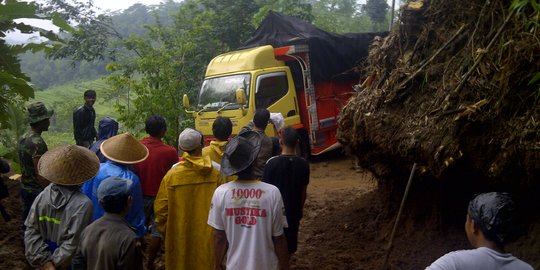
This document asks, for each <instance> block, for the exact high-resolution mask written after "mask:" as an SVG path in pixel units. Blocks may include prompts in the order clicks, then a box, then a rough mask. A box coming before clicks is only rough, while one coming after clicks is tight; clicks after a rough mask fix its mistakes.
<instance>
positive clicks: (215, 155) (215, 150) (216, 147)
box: [202, 141, 227, 164]
mask: <svg viewBox="0 0 540 270" xmlns="http://www.w3.org/2000/svg"><path fill="white" fill-rule="evenodd" d="M226 144H227V141H211V142H210V145H208V146H207V147H205V148H203V150H202V151H203V156H204V155H209V156H210V159H211V160H212V161H214V162H217V163H218V164H221V158H222V157H223V152H225V145H226Z"/></svg>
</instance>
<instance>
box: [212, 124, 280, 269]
mask: <svg viewBox="0 0 540 270" xmlns="http://www.w3.org/2000/svg"><path fill="white" fill-rule="evenodd" d="M258 140H260V138H259V134H258V133H256V132H253V131H247V132H245V133H242V135H238V136H236V137H234V138H233V139H231V140H230V141H229V143H228V144H227V146H226V147H225V152H224V154H223V159H222V161H221V172H222V173H223V174H225V175H227V176H230V175H238V180H235V181H232V182H229V183H227V184H224V185H221V186H219V187H218V188H217V189H216V191H215V192H214V195H213V197H212V204H211V206H210V213H209V215H208V224H209V225H210V226H212V227H213V228H214V250H215V255H214V256H215V257H214V269H222V263H223V261H224V258H225V254H227V260H226V269H234V270H243V269H245V270H252V269H259V270H266V269H267V270H276V269H289V261H288V260H289V258H288V254H287V241H286V239H285V236H284V234H283V227H287V220H286V218H285V213H284V206H283V201H282V199H281V194H280V192H279V189H278V188H277V187H275V186H273V185H270V184H267V183H263V182H261V181H258V180H252V179H255V178H254V174H253V170H252V167H253V166H252V164H253V162H254V160H255V159H256V157H257V155H258V152H259V147H260V144H259V143H258Z"/></svg>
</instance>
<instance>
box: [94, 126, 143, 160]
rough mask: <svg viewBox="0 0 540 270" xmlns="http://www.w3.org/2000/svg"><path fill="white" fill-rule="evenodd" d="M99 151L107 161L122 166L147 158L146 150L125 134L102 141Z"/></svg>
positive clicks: (131, 136) (129, 135)
mask: <svg viewBox="0 0 540 270" xmlns="http://www.w3.org/2000/svg"><path fill="white" fill-rule="evenodd" d="M99 149H100V150H101V153H102V154H103V155H104V156H105V157H106V158H108V159H109V160H112V161H116V162H118V163H122V164H135V163H139V162H142V161H144V160H145V159H146V158H147V157H148V148H146V146H144V144H142V143H140V142H139V141H138V140H137V139H135V137H133V135H131V134H129V133H127V132H126V133H124V134H119V135H116V136H113V137H110V138H109V139H107V140H105V141H103V143H102V144H101V147H100V148H99Z"/></svg>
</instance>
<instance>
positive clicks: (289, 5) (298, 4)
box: [252, 0, 314, 27]
mask: <svg viewBox="0 0 540 270" xmlns="http://www.w3.org/2000/svg"><path fill="white" fill-rule="evenodd" d="M271 10H272V11H276V12H279V13H283V14H286V15H289V16H294V17H298V18H300V19H302V20H305V21H308V22H312V21H313V19H314V17H313V14H312V5H311V4H310V3H307V2H306V1H302V0H277V1H264V3H263V4H262V5H261V7H260V8H259V11H258V12H257V13H255V15H254V16H253V20H252V21H253V25H254V26H255V27H257V26H258V25H259V24H260V23H261V22H262V20H263V19H264V18H265V17H266V15H267V14H268V12H269V11H271Z"/></svg>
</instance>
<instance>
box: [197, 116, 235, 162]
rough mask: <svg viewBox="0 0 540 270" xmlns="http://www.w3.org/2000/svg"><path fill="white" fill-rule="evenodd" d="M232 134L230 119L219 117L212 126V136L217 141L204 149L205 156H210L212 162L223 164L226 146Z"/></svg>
mask: <svg viewBox="0 0 540 270" xmlns="http://www.w3.org/2000/svg"><path fill="white" fill-rule="evenodd" d="M231 133H232V122H231V119H229V118H228V117H222V116H218V117H217V118H216V120H215V121H214V123H213V124H212V134H213V135H214V137H215V138H216V140H214V141H211V142H210V145H208V146H207V147H205V148H203V155H209V156H210V159H212V161H214V162H216V163H218V164H221V158H222V157H223V152H224V151H225V145H226V144H227V141H228V140H229V136H231Z"/></svg>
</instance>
